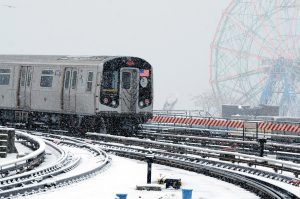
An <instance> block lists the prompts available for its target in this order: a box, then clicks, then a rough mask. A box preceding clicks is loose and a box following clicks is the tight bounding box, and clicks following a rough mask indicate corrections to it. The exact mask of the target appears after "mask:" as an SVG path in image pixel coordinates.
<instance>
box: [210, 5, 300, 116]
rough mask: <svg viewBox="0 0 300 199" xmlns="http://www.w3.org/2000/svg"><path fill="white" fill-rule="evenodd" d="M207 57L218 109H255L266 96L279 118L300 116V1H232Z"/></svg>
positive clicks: (267, 102)
mask: <svg viewBox="0 0 300 199" xmlns="http://www.w3.org/2000/svg"><path fill="white" fill-rule="evenodd" d="M211 52H212V55H211V65H210V66H211V74H212V76H211V79H210V82H211V84H212V87H213V88H214V92H216V93H217V96H218V99H217V100H218V101H220V104H224V103H228V102H229V103H231V102H232V103H239V104H248V105H252V106H257V105H258V104H260V103H261V102H262V100H264V99H265V98H266V97H267V98H266V99H267V101H266V103H265V104H269V105H276V106H279V114H280V115H281V116H292V115H293V116H298V117H299V116H300V111H299V110H295V107H300V0H297V1H296V0H241V1H238V0H236V1H232V3H231V4H230V7H228V9H226V11H225V12H224V13H223V15H222V19H221V20H220V23H219V24H218V29H217V32H216V35H215V37H214V40H213V44H212V46H211ZM298 109H299V108H298ZM285 110H289V111H285ZM290 110H292V111H290ZM294 110H295V111H294Z"/></svg>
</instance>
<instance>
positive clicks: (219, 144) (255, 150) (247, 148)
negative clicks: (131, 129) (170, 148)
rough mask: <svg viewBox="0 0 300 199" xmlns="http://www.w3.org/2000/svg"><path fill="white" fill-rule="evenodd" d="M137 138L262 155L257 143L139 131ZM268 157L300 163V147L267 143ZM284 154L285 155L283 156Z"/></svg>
mask: <svg viewBox="0 0 300 199" xmlns="http://www.w3.org/2000/svg"><path fill="white" fill-rule="evenodd" d="M137 137H139V138H144V139H150V140H161V141H166V142H172V143H184V144H186V145H189V146H193V145H194V146H202V147H206V148H214V149H220V148H224V147H230V148H231V149H232V150H235V151H239V152H241V153H246V154H251V155H258V154H259V153H260V143H259V142H257V141H243V140H234V139H225V138H216V137H213V138H212V137H202V136H191V135H184V134H181V135H180V134H175V135H174V134H172V133H171V132H165V133H161V132H153V131H147V130H143V131H139V132H138V133H137ZM264 149H265V154H266V155H276V156H277V158H278V159H279V158H282V159H284V160H289V161H294V162H300V145H299V146H296V145H287V144H281V143H271V142H270V143H269V142H267V143H265V144H264ZM282 153H284V155H282Z"/></svg>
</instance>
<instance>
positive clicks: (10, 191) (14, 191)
mask: <svg viewBox="0 0 300 199" xmlns="http://www.w3.org/2000/svg"><path fill="white" fill-rule="evenodd" d="M48 139H49V140H52V141H54V142H55V141H57V139H51V138H48ZM45 142H46V143H47V144H48V145H52V146H53V147H55V148H56V150H57V151H59V152H60V154H61V155H60V157H59V158H58V159H57V161H56V162H54V163H52V164H50V165H47V166H46V167H44V168H40V169H39V168H36V169H35V170H33V171H31V172H26V173H23V174H19V175H14V176H11V177H10V178H6V179H2V181H0V185H1V186H0V198H1V199H2V198H9V197H12V196H18V195H29V194H34V193H37V192H43V191H46V190H48V189H50V188H51V189H52V188H58V187H62V186H66V185H69V184H71V183H75V182H79V181H82V180H84V179H87V178H89V177H91V176H93V175H95V174H96V173H97V172H99V171H100V170H101V169H102V168H103V167H104V166H105V165H107V164H108V163H109V157H108V155H107V153H106V152H104V151H102V150H100V149H96V148H95V147H93V146H88V144H86V143H83V142H82V143H80V142H74V141H72V140H65V141H61V142H59V143H57V144H63V145H72V146H75V147H78V148H82V147H84V148H86V149H88V151H90V152H91V153H92V154H93V156H97V157H99V156H101V160H103V161H99V163H98V164H97V166H96V167H95V168H94V169H91V170H89V171H85V172H81V173H79V174H76V175H71V176H68V175H60V174H66V173H68V172H69V171H71V170H74V169H75V168H76V167H78V165H79V164H80V162H81V158H80V157H73V156H72V155H70V154H69V153H66V152H65V151H64V150H63V149H62V148H61V147H60V146H59V145H56V144H54V143H52V142H50V141H47V140H45Z"/></svg>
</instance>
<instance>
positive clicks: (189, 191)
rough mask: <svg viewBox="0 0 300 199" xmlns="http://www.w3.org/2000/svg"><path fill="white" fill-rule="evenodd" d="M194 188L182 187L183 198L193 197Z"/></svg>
mask: <svg viewBox="0 0 300 199" xmlns="http://www.w3.org/2000/svg"><path fill="white" fill-rule="evenodd" d="M192 191H193V189H182V199H192Z"/></svg>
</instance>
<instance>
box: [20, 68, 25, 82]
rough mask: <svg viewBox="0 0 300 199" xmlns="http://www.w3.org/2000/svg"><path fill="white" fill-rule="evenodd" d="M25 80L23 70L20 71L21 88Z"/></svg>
mask: <svg viewBox="0 0 300 199" xmlns="http://www.w3.org/2000/svg"><path fill="white" fill-rule="evenodd" d="M25 79H26V71H25V69H24V68H23V69H22V71H21V86H25Z"/></svg>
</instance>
